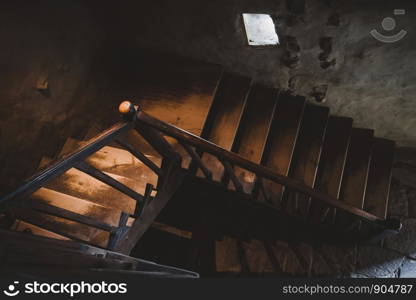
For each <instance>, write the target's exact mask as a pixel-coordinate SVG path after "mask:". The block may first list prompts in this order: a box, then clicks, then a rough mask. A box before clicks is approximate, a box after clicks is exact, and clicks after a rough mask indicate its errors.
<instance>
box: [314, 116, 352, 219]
mask: <svg viewBox="0 0 416 300" xmlns="http://www.w3.org/2000/svg"><path fill="white" fill-rule="evenodd" d="M352 122H353V120H352V119H351V118H345V117H334V116H331V117H330V118H329V120H328V124H327V129H326V133H325V139H324V145H323V148H322V154H321V159H320V162H319V166H318V174H317V179H316V184H315V187H316V188H317V190H319V191H320V192H323V193H326V194H328V195H330V196H332V197H334V198H338V197H339V192H340V188H341V181H342V175H343V173H344V166H345V162H346V158H347V152H348V145H349V142H350V136H351V130H352ZM325 212H327V207H326V206H324V205H321V204H320V203H317V201H312V204H311V209H310V212H309V214H310V215H311V217H312V218H313V219H314V220H315V221H318V222H319V221H321V220H322V218H323V217H325V216H324V213H325Z"/></svg>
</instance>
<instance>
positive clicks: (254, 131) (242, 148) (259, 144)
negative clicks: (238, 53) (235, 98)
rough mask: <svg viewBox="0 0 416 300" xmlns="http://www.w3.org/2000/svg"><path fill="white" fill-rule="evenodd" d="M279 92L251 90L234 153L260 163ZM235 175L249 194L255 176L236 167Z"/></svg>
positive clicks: (260, 87)
mask: <svg viewBox="0 0 416 300" xmlns="http://www.w3.org/2000/svg"><path fill="white" fill-rule="evenodd" d="M278 94H279V92H278V90H276V89H271V88H266V87H263V86H260V85H255V86H253V87H252V88H251V90H250V93H249V96H248V100H247V101H248V103H247V106H246V109H245V111H244V114H243V117H242V119H241V122H240V126H239V128H238V131H237V136H236V138H235V142H234V144H233V146H232V148H231V149H232V151H233V152H236V153H238V154H239V155H240V156H242V157H244V158H246V159H248V160H250V161H252V162H253V163H257V164H258V163H260V161H261V158H262V156H263V151H264V148H265V145H266V141H267V136H268V134H269V130H270V126H271V123H272V120H273V115H274V111H275V108H276V103H277V99H278ZM235 174H236V176H237V178H239V179H240V182H241V183H242V184H243V186H244V190H245V192H247V193H251V191H252V189H253V187H254V181H255V175H254V174H253V173H251V172H248V171H247V170H244V169H242V168H239V167H235Z"/></svg>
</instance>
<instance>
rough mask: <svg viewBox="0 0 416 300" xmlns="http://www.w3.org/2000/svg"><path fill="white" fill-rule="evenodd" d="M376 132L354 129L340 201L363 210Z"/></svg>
mask: <svg viewBox="0 0 416 300" xmlns="http://www.w3.org/2000/svg"><path fill="white" fill-rule="evenodd" d="M373 134H374V131H373V130H370V129H362V128H353V130H352V132H351V140H350V146H349V149H348V155H347V161H346V163H345V170H344V175H343V179H342V185H341V192H340V197H339V198H340V200H341V201H344V202H346V203H348V204H350V205H353V206H354V207H357V208H360V209H363V207H364V195H365V189H366V186H367V177H368V169H369V163H370V159H371V148H372V142H373Z"/></svg>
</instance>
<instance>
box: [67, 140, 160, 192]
mask: <svg viewBox="0 0 416 300" xmlns="http://www.w3.org/2000/svg"><path fill="white" fill-rule="evenodd" d="M85 144H86V142H81V141H77V140H74V139H71V138H69V139H68V140H67V142H66V143H65V145H64V147H63V148H62V151H61V154H60V155H63V154H64V153H65V152H66V151H67V150H68V149H73V148H79V147H82V146H83V145H85ZM145 156H146V157H147V158H148V159H150V160H151V161H153V162H154V163H155V164H156V165H157V166H159V167H160V166H161V164H162V160H161V158H160V157H158V156H156V157H155V156H152V155H145ZM86 162H87V163H89V164H90V165H92V166H94V167H95V168H97V169H99V170H103V171H108V172H111V173H113V174H116V175H119V176H123V177H127V178H131V179H135V180H144V181H146V180H147V182H148V183H151V184H153V185H154V186H156V184H157V175H156V174H155V173H154V172H152V171H151V170H150V169H149V168H148V167H147V166H146V165H144V164H143V163H142V162H141V161H140V160H138V159H137V158H136V157H135V156H133V155H132V154H131V153H130V152H128V151H127V150H124V149H121V148H116V147H111V146H105V147H103V148H101V149H100V150H98V151H97V152H96V153H94V154H92V155H91V156H89V157H88V158H87V159H86ZM132 168H133V169H134V170H135V172H133V173H132V172H129V171H127V170H131V169H132Z"/></svg>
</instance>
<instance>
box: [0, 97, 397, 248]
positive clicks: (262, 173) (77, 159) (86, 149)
mask: <svg viewBox="0 0 416 300" xmlns="http://www.w3.org/2000/svg"><path fill="white" fill-rule="evenodd" d="M119 111H120V113H121V114H122V115H123V118H124V121H123V122H120V123H118V124H115V125H114V126H112V127H111V128H109V129H108V130H106V131H104V132H103V133H101V134H100V135H98V136H97V137H95V138H93V139H91V140H89V141H88V142H87V143H86V144H85V145H84V146H82V147H80V148H79V149H77V150H75V151H73V152H71V153H69V154H67V155H65V156H64V157H62V158H60V159H58V160H57V161H55V162H53V163H51V164H50V165H49V166H47V167H46V168H45V169H43V170H42V171H40V172H39V173H37V174H35V175H34V176H32V177H31V178H29V179H28V180H26V181H25V182H24V183H23V184H22V185H21V186H20V187H19V188H17V189H16V190H15V191H13V192H12V193H10V194H8V195H6V196H5V197H3V198H1V199H0V206H1V209H2V210H6V209H10V208H13V207H14V206H19V204H21V203H26V202H25V200H26V199H28V198H29V196H30V195H31V194H32V193H34V192H35V191H36V190H38V189H39V188H41V187H43V186H45V184H47V183H48V182H49V181H51V180H52V179H54V178H56V177H58V176H60V175H61V174H63V173H64V172H66V171H67V170H69V169H70V168H76V169H78V170H80V171H82V172H84V173H86V174H88V175H90V176H92V177H94V178H96V179H98V180H99V181H101V182H104V183H105V184H107V185H109V186H111V187H112V188H114V189H116V190H118V191H120V192H122V193H123V194H125V195H128V196H129V197H131V198H133V199H134V200H136V201H137V205H136V211H135V214H134V217H136V218H137V220H146V222H148V223H151V219H152V218H153V217H155V216H153V215H152V216H151V217H149V216H145V217H143V218H141V214H142V213H143V210H144V208H145V207H146V205H147V203H148V202H149V201H150V200H151V198H152V197H151V196H150V194H151V192H152V190H153V189H154V188H153V186H151V185H149V184H148V185H147V187H146V192H145V193H144V195H141V194H139V193H137V192H136V191H133V190H132V189H130V188H129V187H127V186H125V185H124V184H122V183H120V182H118V181H117V180H115V179H114V178H112V177H110V176H108V175H106V174H105V173H103V172H102V171H100V170H98V169H96V168H95V167H93V166H91V165H89V164H88V163H87V162H86V161H85V160H86V158H88V157H89V156H90V155H92V154H94V153H95V152H97V151H99V150H100V149H101V148H103V147H104V146H106V145H108V144H110V143H111V142H116V143H118V144H119V145H120V146H121V147H122V148H124V149H126V150H127V151H129V152H130V153H131V154H132V155H133V156H135V157H136V158H137V159H138V160H140V161H141V162H142V163H143V164H144V165H146V166H148V167H149V168H150V169H151V170H152V171H153V172H154V173H155V174H157V175H158V178H159V179H158V186H159V185H162V184H163V181H164V180H165V179H168V177H169V176H170V174H167V173H168V170H170V168H169V166H172V165H175V166H176V167H177V168H180V166H181V161H182V160H183V158H184V157H183V155H181V154H179V152H178V151H176V150H175V148H174V147H173V146H172V144H171V143H169V142H168V141H167V140H166V138H165V136H168V137H171V138H174V139H176V140H177V141H178V143H179V144H180V145H181V146H182V147H183V149H184V150H185V152H187V153H188V155H189V157H190V158H191V159H192V163H193V164H195V165H196V166H197V167H198V168H199V169H200V170H201V172H202V174H203V175H204V176H205V177H206V178H207V179H208V180H212V171H211V170H210V168H209V166H206V165H205V163H204V161H203V159H202V154H203V153H209V154H210V155H213V156H214V157H216V158H217V159H218V160H219V161H220V162H221V163H222V164H223V166H224V172H225V175H226V177H227V178H228V179H229V181H231V182H232V183H233V186H234V189H235V191H236V192H238V193H242V194H243V193H245V192H244V189H243V183H242V182H241V181H240V179H239V178H238V177H237V176H236V175H235V173H234V168H235V167H239V168H242V169H244V170H247V171H248V172H251V173H253V174H255V176H256V178H257V180H261V179H268V180H271V181H274V182H276V183H278V184H281V185H283V186H284V187H285V188H288V189H290V190H291V191H294V192H296V193H299V194H303V195H305V196H306V197H310V198H311V199H312V200H313V201H319V202H321V203H323V204H325V205H328V206H330V207H334V208H336V209H339V210H342V211H345V212H347V213H349V214H351V215H353V216H355V217H357V218H359V219H361V220H365V221H367V222H371V223H377V224H378V225H380V226H382V227H384V228H386V229H387V230H399V229H400V227H401V224H400V222H398V221H395V220H385V219H381V218H379V217H377V216H375V215H373V214H371V213H368V212H366V211H364V210H361V209H358V208H356V207H353V206H351V205H349V204H347V203H344V202H342V201H339V200H338V199H335V198H333V197H331V196H329V195H327V194H325V193H322V192H319V191H317V190H314V189H312V188H310V187H308V186H306V185H305V184H303V183H302V182H300V181H298V180H295V179H292V178H289V177H287V176H283V175H280V174H278V173H276V172H274V171H273V170H272V169H270V168H267V167H265V166H262V165H259V164H256V163H253V162H251V161H249V160H247V159H245V158H244V157H242V156H240V155H238V154H236V153H233V152H230V151H228V150H226V149H223V148H221V147H219V146H217V145H215V144H213V143H211V142H209V141H207V140H204V139H203V138H201V137H199V136H196V135H193V134H191V133H189V132H187V131H184V130H182V129H180V128H177V127H175V126H173V125H171V124H168V123H165V122H163V121H161V120H159V119H157V118H154V117H152V116H150V115H149V114H147V113H145V112H144V111H143V110H142V109H141V108H140V107H135V106H133V105H132V104H131V103H130V102H128V101H125V102H123V103H121V104H120V107H119ZM131 129H136V130H137V131H138V132H139V134H140V135H141V136H142V137H143V138H144V139H145V140H146V141H147V142H148V143H149V144H150V145H151V147H152V148H154V150H156V151H157V152H158V153H159V154H160V156H161V157H162V158H163V163H162V166H161V167H159V166H157V165H156V164H155V163H154V162H152V161H151V160H150V159H148V158H147V157H146V156H145V155H144V154H143V153H142V152H140V151H139V150H138V149H136V148H135V147H133V146H131V145H130V144H128V143H127V142H126V141H124V140H123V139H122V138H121V136H122V135H123V134H124V133H125V132H127V131H128V130H131ZM166 190H169V187H167V188H166ZM168 197H169V195H164V196H163V197H161V198H162V199H163V201H167V200H166V199H167V198H168ZM155 198H157V197H155ZM163 201H162V200H160V202H163ZM153 202H155V201H153ZM153 202H152V205H151V206H152V207H151V209H150V212H149V213H150V214H156V213H157V212H158V211H160V209H162V208H163V205H164V203H162V204H161V205H160V206H159V207H158V204H157V203H153ZM32 208H34V209H37V210H40V211H44V212H46V213H49V214H52V215H57V216H60V217H63V218H66V219H70V220H73V221H77V222H80V223H82V224H86V225H89V226H92V227H96V228H99V229H102V230H107V231H109V232H110V233H111V236H112V238H111V239H110V242H109V246H108V247H109V248H110V249H120V248H122V247H121V246H120V241H121V240H122V239H123V238H124V240H128V239H130V240H129V243H130V244H131V245H133V242H132V239H131V237H130V236H129V234H128V233H127V230H128V229H127V227H126V222H127V218H128V216H126V214H122V216H121V218H120V224H119V226H118V227H113V226H106V225H105V224H103V223H101V222H99V221H97V220H91V219H89V218H88V217H86V216H83V215H78V214H76V213H73V212H69V211H64V210H62V209H56V208H53V207H51V206H49V207H46V206H45V205H34V206H32ZM35 225H36V224H35ZM139 225H140V224H139ZM134 226H135V225H134ZM146 226H150V224H147V225H146ZM146 226H143V224H142V227H141V228H140V229H139V230H138V231H143V230H144V228H145V227H146ZM48 229H49V230H51V231H53V229H51V228H48ZM133 231H134V230H133ZM140 234H142V232H141V233H138V232H136V233H135V238H138V237H139V236H140ZM71 238H72V237H71ZM131 245H130V248H131ZM126 251H127V250H126Z"/></svg>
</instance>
